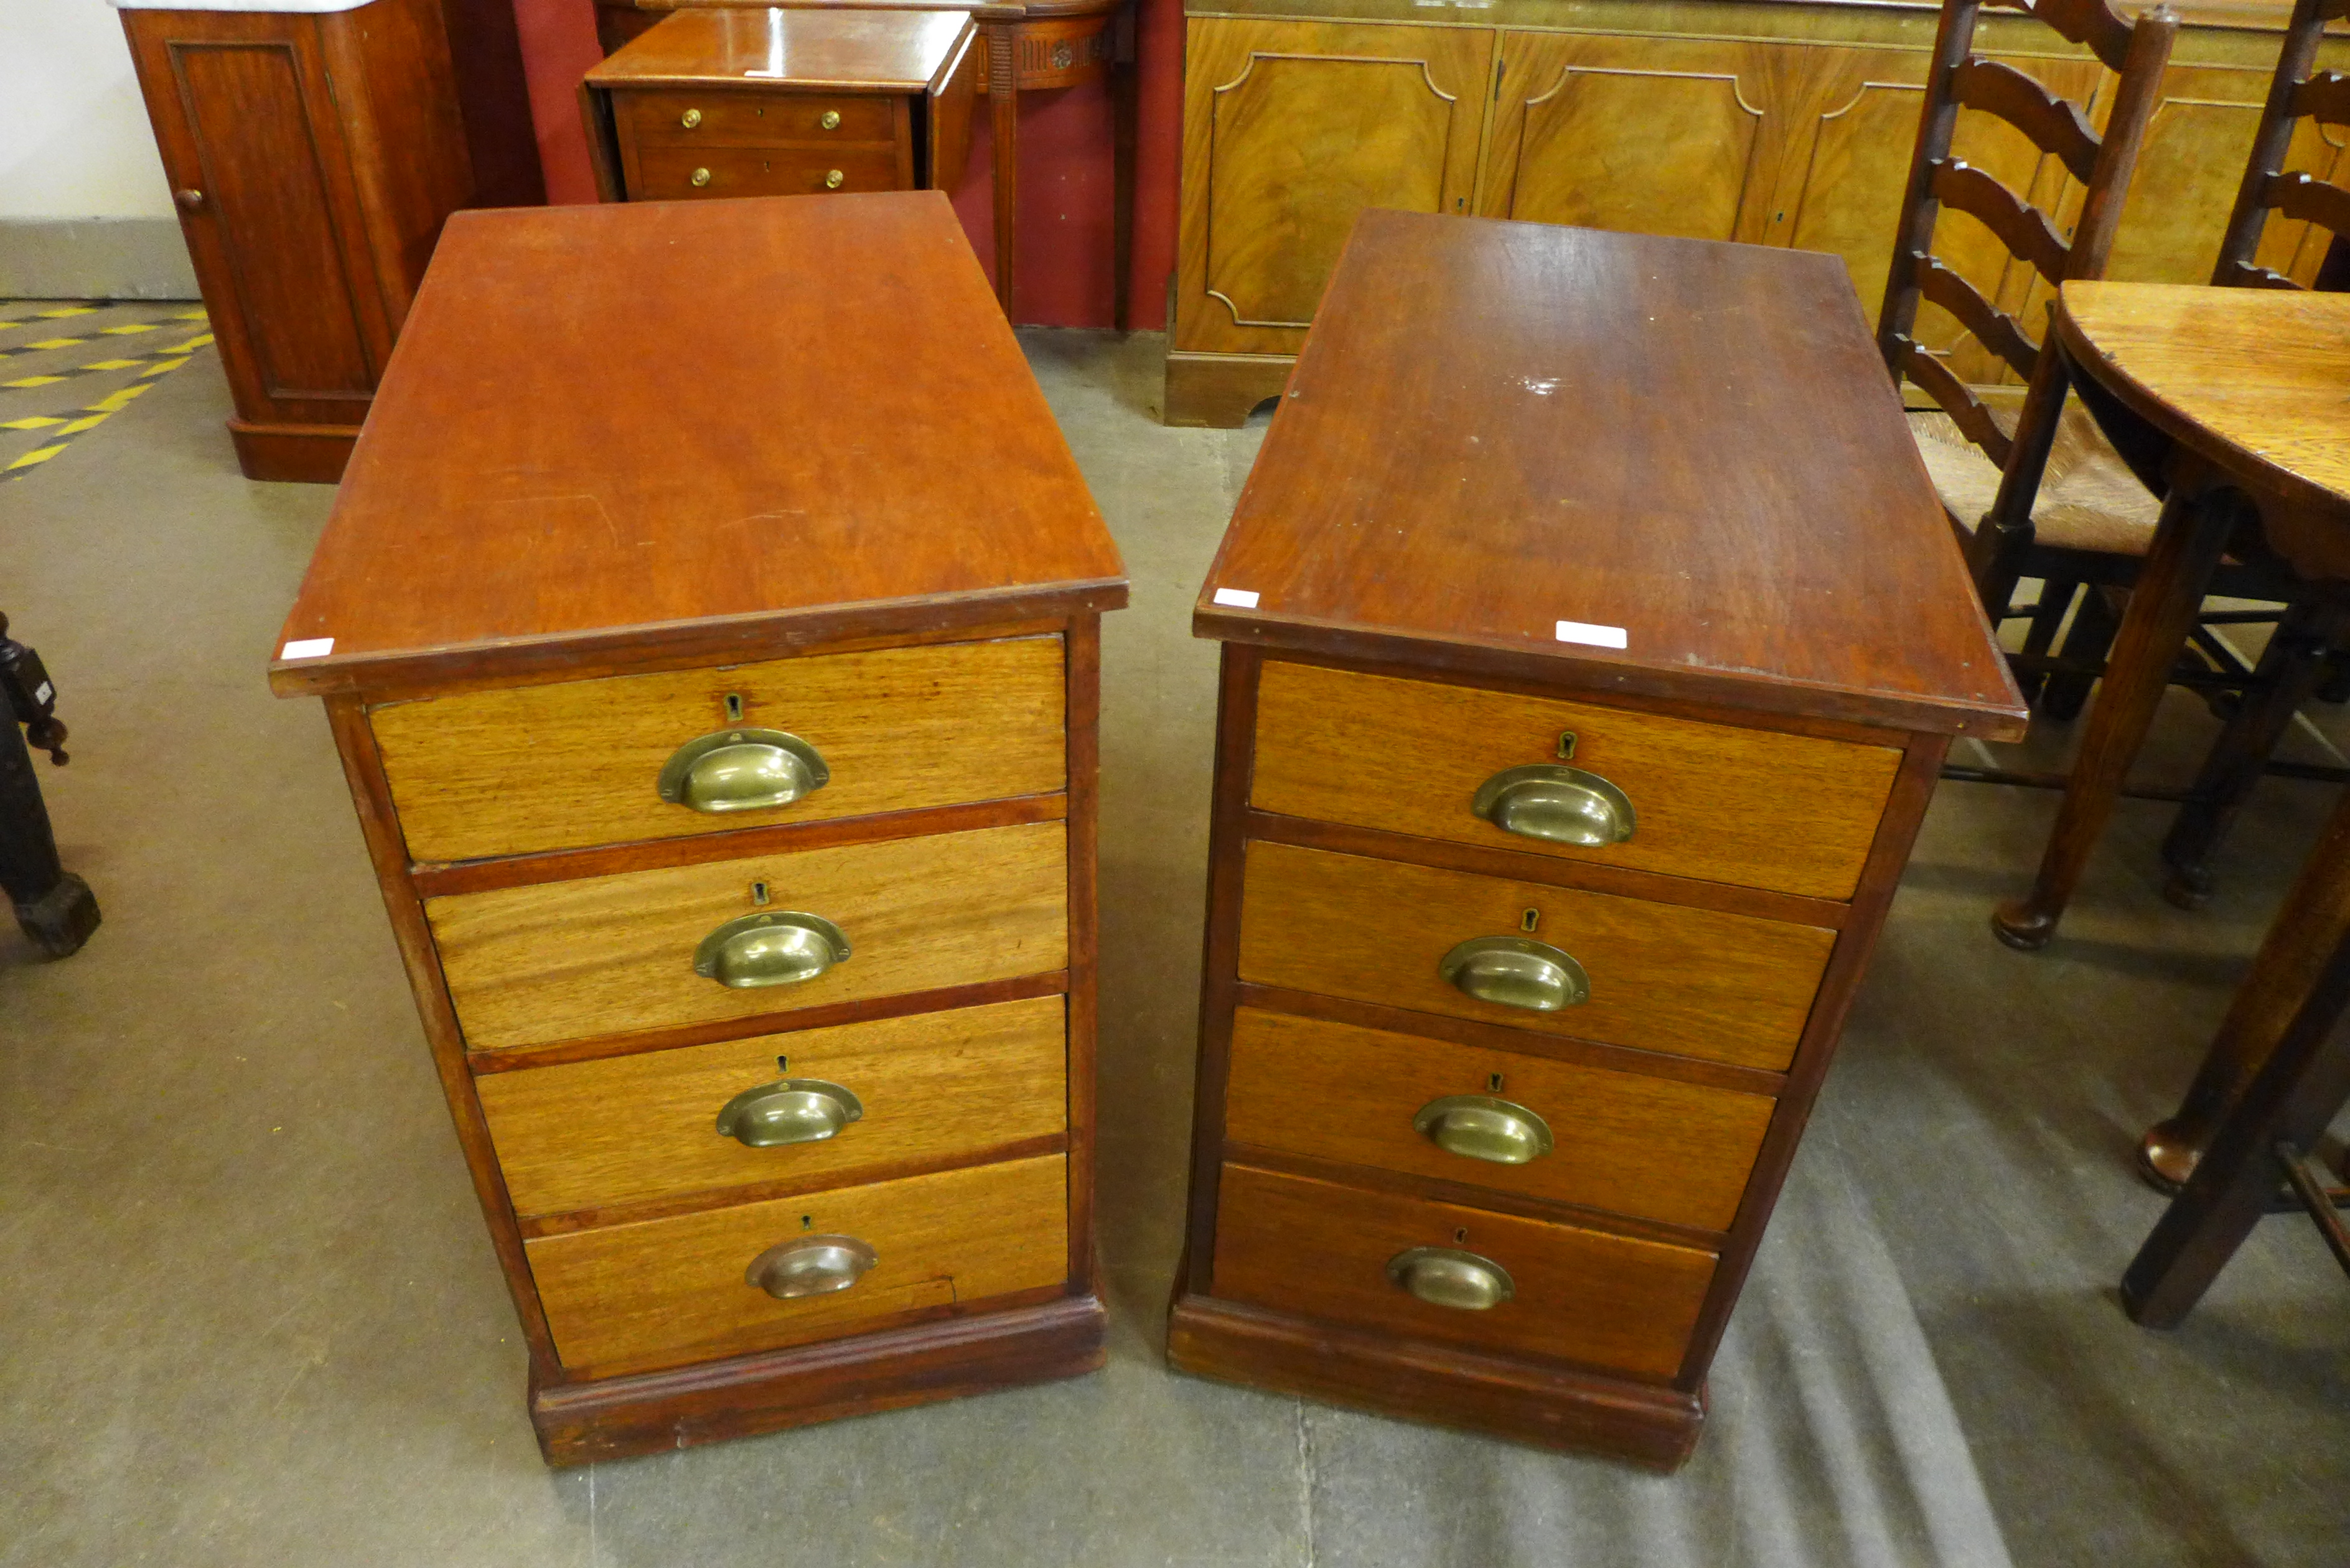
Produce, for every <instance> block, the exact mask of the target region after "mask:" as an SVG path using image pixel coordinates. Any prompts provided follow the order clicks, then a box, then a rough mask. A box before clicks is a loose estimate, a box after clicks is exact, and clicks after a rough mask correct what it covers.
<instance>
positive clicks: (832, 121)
mask: <svg viewBox="0 0 2350 1568" xmlns="http://www.w3.org/2000/svg"><path fill="white" fill-rule="evenodd" d="M816 123H817V124H818V125H821V126H823V127H824V128H825V129H826V130H839V129H840V110H838V109H826V110H825V111H824V113H823V115H822V116H821V117H820V118H819V119H817V120H816Z"/></svg>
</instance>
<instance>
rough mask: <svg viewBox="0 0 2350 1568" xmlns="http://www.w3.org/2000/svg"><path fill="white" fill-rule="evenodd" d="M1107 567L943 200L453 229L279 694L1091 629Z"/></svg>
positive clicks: (315, 565) (895, 198) (1070, 468)
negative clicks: (945, 633)
mask: <svg viewBox="0 0 2350 1568" xmlns="http://www.w3.org/2000/svg"><path fill="white" fill-rule="evenodd" d="M1125 601H1126V584H1125V577H1124V568H1123V566H1121V564H1120V562H1119V559H1118V549H1117V546H1116V545H1113V544H1112V543H1111V541H1110V537H1109V535H1108V533H1107V530H1106V529H1105V528H1104V526H1103V524H1102V521H1101V515H1100V514H1099V513H1098V512H1097V510H1096V509H1095V506H1094V504H1093V500H1092V498H1091V496H1090V495H1089V494H1088V493H1087V490H1086V486H1085V482H1084V480H1083V479H1082V478H1080V477H1079V475H1078V472H1077V468H1076V462H1074V461H1073V460H1072V459H1071V457H1070V455H1069V451H1068V447H1067V445H1066V443H1065V442H1064V441H1062V439H1061V435H1060V431H1059V430H1058V429H1057V428H1056V427H1055V424H1054V422H1053V418H1052V414H1051V411H1050V410H1048V409H1047V408H1046V406H1045V399H1044V396H1043V394H1042V393H1041V392H1040V391H1039V390H1038V389H1037V387H1036V382H1035V378H1034V377H1033V376H1032V375H1031V374H1030V373H1029V369H1028V366H1027V362H1026V360H1025V359H1024V358H1022V356H1021V352H1020V346H1019V344H1018V342H1017V341H1016V340H1015V339H1014V337H1013V335H1012V329H1011V327H1009V326H1008V325H1007V324H1006V323H1005V321H1004V318H1003V312H1002V310H1000V309H999V308H998V307H997V306H996V303H995V299H994V296H993V294H992V293H991V292H990V291H989V289H988V286H987V280H986V277H985V275H983V273H982V272H981V271H980V267H979V263H978V261H977V260H976V258H974V257H973V255H972V251H971V245H970V243H969V241H967V240H966V239H965V238H964V237H963V234H962V228H961V226H960V225H959V224H958V223H957V222H956V220H955V216H954V213H953V210H952V209H951V207H950V206H949V205H948V203H947V199H946V197H944V196H943V195H941V194H940V193H938V192H931V191H923V192H892V193H888V194H874V195H826V196H809V197H799V196H794V197H774V198H764V199H749V200H742V201H731V202H628V203H620V204H613V205H607V206H583V207H546V208H518V209H512V210H507V211H498V212H465V213H457V214H455V215H454V216H453V217H452V218H451V220H450V222H449V225H448V228H447V229H446V231H445V232H444V233H443V234H442V238H441V244H440V248H439V250H438V252H437V254H435V255H434V257H433V261H432V267H431V268H430V270H429V271H428V272H427V273H426V275H425V279H424V286H423V288H422V290H421V292H420V293H419V295H418V296H417V300H416V305H415V308H414V309H413V310H412V311H411V314H410V316H409V318H408V324H407V326H406V327H405V328H404V329H403V330H402V332H401V335H400V344H399V347H398V348H397V349H395V350H394V352H393V355H392V358H391V362H390V367H389V368H388V369H387V370H386V373H385V375H384V379H383V385H382V389H381V390H380V391H379V392H378V394H377V396H376V400H375V406H374V408H373V410H372V411H371V412H370V413H369V416H368V421H367V425H366V428H365V429H364V431H362V432H361V434H360V436H359V444H358V447H357V449H356V451H354V452H353V453H352V456H351V462H350V467H349V470H348V472H347V473H346V474H345V476H344V479H343V483H342V488H341V490H340V492H339V493H338V495H337V497H336V501H335V510H334V513H333V514H332V516H331V517H330V518H329V519H328V524H327V528H326V532H325V535H323V537H322V538H321V539H320V541H319V543H318V547H317V554H316V555H315V556H313V557H312V559H311V563H310V571H309V575H308V576H307V577H306V578H305V579H304V582H303V585H302V592H301V596H300V597H299V598H298V599H297V600H296V604H295V606H294V609H293V612H292V613H291V614H290V615H289V616H288V617H287V618H286V629H285V632H284V635H283V637H282V638H281V639H280V644H279V647H280V649H282V648H283V646H284V644H285V643H286V642H296V641H302V640H307V639H327V638H331V639H334V645H333V649H332V650H331V652H328V653H326V654H325V655H324V656H323V657H315V658H308V659H285V658H282V657H281V658H279V659H276V661H275V662H273V663H272V665H271V667H270V682H271V685H272V686H273V687H274V688H275V689H276V691H279V692H280V693H292V692H297V691H352V690H362V689H367V688H369V687H380V686H384V685H388V684H392V683H396V682H411V683H413V682H419V681H425V682H429V681H432V680H441V679H444V678H445V679H448V680H461V679H468V680H477V679H482V678H484V677H498V676H501V675H503V674H505V673H508V672H514V671H522V670H546V669H548V668H550V666H556V667H559V666H562V665H564V664H565V663H567V662H570V661H593V660H600V661H603V662H604V663H605V664H606V665H607V666H608V667H610V666H618V665H624V664H626V663H628V662H629V661H631V660H640V661H646V662H650V661H651V660H652V659H659V658H664V657H665V658H671V659H675V658H679V657H700V656H702V655H704V654H708V655H711V656H723V657H730V658H731V657H737V656H739V657H743V658H750V657H755V656H757V655H759V654H761V653H766V654H774V653H777V652H784V651H788V650H790V649H792V648H793V647H795V646H805V645H806V644H808V643H812V642H816V641H822V640H826V639H840V638H844V637H848V636H871V635H883V634H887V635H897V634H899V633H905V634H914V633H919V632H921V631H924V630H932V629H937V628H948V627H957V626H964V625H979V624H986V623H990V622H995V623H1001V622H1003V621H1006V620H1014V619H1019V618H1023V617H1035V616H1039V615H1044V616H1050V615H1063V614H1070V613H1076V612H1080V611H1086V610H1101V609H1112V608H1116V607H1118V606H1119V605H1122V604H1123V603H1125Z"/></svg>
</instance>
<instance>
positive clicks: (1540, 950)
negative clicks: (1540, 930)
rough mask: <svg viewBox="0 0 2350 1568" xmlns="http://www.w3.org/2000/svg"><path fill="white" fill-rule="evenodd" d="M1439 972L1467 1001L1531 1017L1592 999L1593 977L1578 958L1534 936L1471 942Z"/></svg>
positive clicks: (1441, 965)
mask: <svg viewBox="0 0 2350 1568" xmlns="http://www.w3.org/2000/svg"><path fill="white" fill-rule="evenodd" d="M1436 971H1437V973H1439V974H1440V975H1442V976H1443V977H1444V980H1445V982H1446V983H1447V984H1449V985H1451V986H1452V987H1453V988H1454V989H1455V990H1457V991H1459V992H1461V994H1462V995H1464V996H1472V997H1475V998H1476V999H1477V1000H1478V1001H1479V1002H1495V1003H1497V1004H1499V1005H1501V1006H1503V1007H1521V1008H1523V1009H1525V1010H1526V1011H1527V1012H1557V1011H1558V1010H1559V1009H1561V1008H1563V1007H1573V1006H1575V1004H1576V1003H1577V1002H1582V1001H1583V1000H1584V999H1585V998H1586V997H1588V996H1589V995H1590V994H1591V976H1590V975H1589V974H1588V973H1586V971H1585V970H1584V968H1583V966H1582V965H1581V964H1579V963H1577V962H1575V958H1574V955H1573V954H1571V953H1565V952H1562V951H1560V950H1558V949H1556V948H1555V947H1553V946H1551V945H1550V944H1549V943H1548V942H1538V941H1535V940H1534V939H1533V938H1532V937H1471V938H1470V939H1469V940H1467V941H1465V942H1462V943H1461V945H1460V946H1459V947H1457V948H1454V949H1453V950H1451V952H1449V953H1446V954H1445V955H1444V956H1443V957H1442V958H1441V959H1440V960H1438V961H1437V965H1436Z"/></svg>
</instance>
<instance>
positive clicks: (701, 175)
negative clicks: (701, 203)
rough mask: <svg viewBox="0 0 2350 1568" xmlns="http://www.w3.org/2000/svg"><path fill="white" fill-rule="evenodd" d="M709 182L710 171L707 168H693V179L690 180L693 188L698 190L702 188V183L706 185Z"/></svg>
mask: <svg viewBox="0 0 2350 1568" xmlns="http://www.w3.org/2000/svg"><path fill="white" fill-rule="evenodd" d="M709 183H710V171H709V170H707V169H697V170H695V171H693V181H692V184H693V188H694V189H695V190H697V191H699V190H700V189H702V187H703V186H704V185H707V184H709Z"/></svg>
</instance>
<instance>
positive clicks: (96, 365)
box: [74, 359, 146, 370]
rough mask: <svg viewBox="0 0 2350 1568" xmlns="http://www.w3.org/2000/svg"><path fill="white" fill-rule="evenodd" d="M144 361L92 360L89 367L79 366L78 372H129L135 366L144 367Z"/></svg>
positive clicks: (77, 367)
mask: <svg viewBox="0 0 2350 1568" xmlns="http://www.w3.org/2000/svg"><path fill="white" fill-rule="evenodd" d="M145 363H146V361H145V360H143V359H92V360H91V361H90V362H89V363H88V364H87V365H77V366H75V367H74V369H78V370H128V369H130V367H131V366H133V365H143V364H145Z"/></svg>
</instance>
